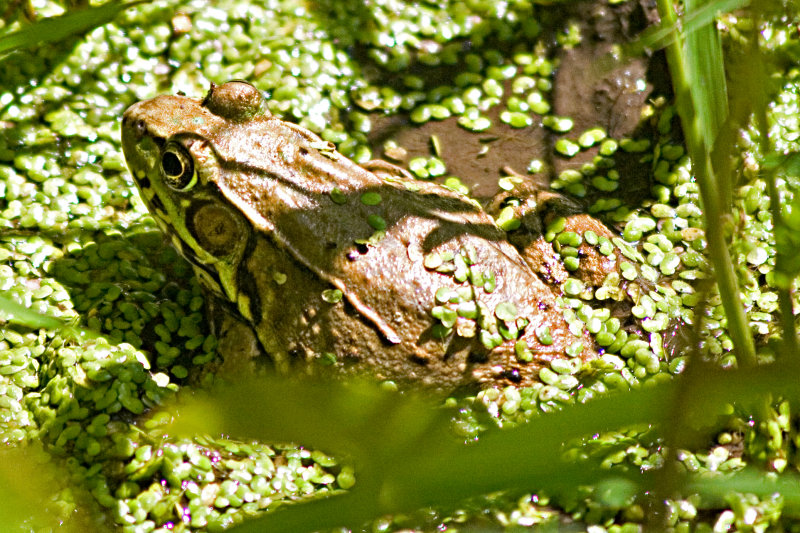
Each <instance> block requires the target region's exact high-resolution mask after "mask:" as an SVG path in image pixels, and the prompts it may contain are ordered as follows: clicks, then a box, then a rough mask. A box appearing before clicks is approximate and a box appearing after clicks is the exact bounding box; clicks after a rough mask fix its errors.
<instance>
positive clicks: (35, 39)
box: [0, 0, 147, 54]
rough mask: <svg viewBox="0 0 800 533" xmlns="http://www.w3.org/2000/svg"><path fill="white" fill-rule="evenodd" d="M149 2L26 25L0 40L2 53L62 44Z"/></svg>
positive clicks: (138, 1) (116, 5)
mask: <svg viewBox="0 0 800 533" xmlns="http://www.w3.org/2000/svg"><path fill="white" fill-rule="evenodd" d="M145 1H147V0H136V1H134V2H128V3H118V2H109V3H108V4H105V5H102V6H99V7H91V8H88V9H82V10H80V11H74V12H71V13H66V14H64V15H61V16H58V17H50V18H47V19H43V20H41V21H39V22H36V23H34V24H31V25H30V26H26V27H24V28H22V29H21V30H19V31H17V32H14V33H12V34H9V35H5V36H3V37H0V54H3V53H6V52H10V51H12V50H16V49H18V48H31V47H33V46H38V45H41V44H45V43H52V42H56V41H60V40H61V39H64V38H66V37H69V36H70V35H74V34H80V33H84V32H86V31H89V30H91V29H92V28H96V27H97V26H101V25H103V24H105V23H107V22H110V21H111V20H113V19H114V17H116V16H117V14H118V13H120V12H121V11H124V10H125V9H128V8H129V7H131V6H134V5H136V4H141V3H144V2H145Z"/></svg>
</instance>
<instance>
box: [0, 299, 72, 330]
mask: <svg viewBox="0 0 800 533" xmlns="http://www.w3.org/2000/svg"><path fill="white" fill-rule="evenodd" d="M0 320H2V321H6V322H10V323H12V324H17V325H20V326H25V327H26V328H31V329H58V328H61V327H64V325H65V324H64V322H63V321H61V320H59V319H58V318H53V317H51V316H47V315H42V314H39V313H37V312H35V311H31V310H30V309H28V308H27V307H25V306H24V305H22V304H19V303H17V302H15V301H14V300H12V299H10V298H6V297H5V296H0Z"/></svg>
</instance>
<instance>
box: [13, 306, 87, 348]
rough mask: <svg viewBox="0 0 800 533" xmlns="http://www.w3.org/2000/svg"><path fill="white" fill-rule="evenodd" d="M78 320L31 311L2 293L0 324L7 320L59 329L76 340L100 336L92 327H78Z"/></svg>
mask: <svg viewBox="0 0 800 533" xmlns="http://www.w3.org/2000/svg"><path fill="white" fill-rule="evenodd" d="M77 321H78V320H77V318H76V319H73V320H62V319H60V318H55V317H52V316H48V315H43V314H41V313H37V312H36V311H31V310H30V309H28V308H27V307H25V306H24V305H22V304H20V303H17V302H15V301H14V300H12V299H10V298H7V297H5V296H2V295H0V324H2V323H4V322H7V323H9V324H15V325H17V326H23V327H26V328H30V329H48V330H59V331H60V333H61V334H62V335H63V336H64V338H65V339H72V340H75V341H81V340H86V339H96V338H98V337H99V336H100V335H99V334H98V333H97V332H94V331H92V330H90V329H87V328H80V327H77V326H76V325H75V323H77Z"/></svg>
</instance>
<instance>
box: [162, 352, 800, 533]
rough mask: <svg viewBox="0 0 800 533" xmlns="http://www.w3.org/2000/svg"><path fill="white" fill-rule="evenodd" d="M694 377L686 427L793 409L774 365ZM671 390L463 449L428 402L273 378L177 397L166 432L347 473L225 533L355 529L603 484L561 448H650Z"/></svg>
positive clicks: (791, 386)
mask: <svg viewBox="0 0 800 533" xmlns="http://www.w3.org/2000/svg"><path fill="white" fill-rule="evenodd" d="M694 364H696V365H702V363H701V362H700V361H697V362H695V363H694ZM700 371H701V373H702V375H703V394H702V395H698V396H696V397H695V399H694V400H693V401H692V403H691V405H689V406H688V408H687V410H686V412H685V413H684V415H685V417H686V419H687V420H709V419H711V420H714V419H716V418H717V417H719V420H721V421H724V420H726V418H725V416H723V415H724V414H725V413H726V412H727V409H728V406H729V404H734V403H735V404H737V405H739V406H741V407H742V408H747V407H748V406H751V407H752V406H755V405H759V404H760V403H761V402H763V399H764V398H765V397H766V396H767V395H770V394H773V395H777V396H782V397H785V398H786V399H789V400H792V401H796V400H800V388H798V387H797V383H798V380H800V370H798V369H796V368H792V367H791V366H788V365H785V364H775V365H772V366H763V367H758V368H754V369H744V370H738V371H729V372H725V371H721V370H719V369H718V368H715V367H713V366H710V365H709V366H708V367H705V368H702V369H701V370H700ZM681 379H683V378H678V379H676V380H674V381H671V382H668V383H664V384H658V385H654V386H652V387H646V388H642V389H641V390H635V391H630V392H625V393H620V394H611V395H607V396H604V397H600V398H597V399H595V400H592V401H591V402H589V403H587V404H584V405H574V406H570V407H565V408H564V409H563V410H561V411H558V412H555V413H550V414H545V415H542V416H539V417H537V418H536V419H535V420H533V421H532V422H531V423H528V424H525V425H522V426H520V427H517V428H514V429H510V430H503V431H500V430H496V431H492V432H488V433H485V434H483V435H482V436H481V438H480V439H479V440H478V442H476V443H472V444H471V445H465V444H464V443H463V442H460V441H459V440H458V439H457V438H454V435H453V434H452V433H451V432H450V431H449V424H448V423H447V420H448V418H449V416H450V414H451V413H449V412H448V411H446V410H443V409H442V408H440V407H439V405H440V402H439V401H433V400H425V399H424V398H419V397H413V396H411V397H409V396H408V395H403V394H398V393H389V392H386V391H382V390H380V389H378V388H377V387H375V386H369V385H368V384H358V385H357V386H353V385H343V384H340V383H324V382H322V383H319V382H316V383H310V384H309V383H297V382H292V381H289V382H287V381H286V380H277V379H268V380H260V381H258V382H249V383H242V384H238V385H236V386H231V387H227V388H225V389H221V390H220V391H219V392H218V393H215V394H214V395H213V396H211V397H205V399H203V398H204V397H203V396H200V395H198V396H196V397H194V398H188V400H187V399H186V398H184V399H183V401H182V403H181V404H179V407H178V409H177V413H178V414H177V418H176V420H177V421H176V424H175V425H174V426H173V428H172V432H173V433H175V434H187V433H188V434H197V433H210V434H219V433H222V434H226V435H231V436H233V437H236V438H243V439H245V438H258V439H259V440H262V441H266V442H286V441H293V442H300V443H302V444H303V445H308V446H317V447H321V448H323V449H324V451H325V452H327V453H332V454H334V455H339V456H340V457H343V456H344V457H346V459H347V462H348V463H349V464H352V465H353V466H354V467H355V476H356V484H355V486H354V487H353V489H351V490H349V491H348V492H347V494H344V495H335V496H331V497H330V498H326V499H323V500H317V501H311V502H306V503H303V504H298V505H296V506H295V505H287V506H283V507H281V508H279V509H278V510H276V511H275V512H273V513H271V514H269V515H267V516H264V517H261V518H258V519H255V520H254V521H252V522H248V523H246V524H244V525H243V526H242V529H236V530H235V531H259V530H260V531H287V532H289V531H291V532H297V531H312V530H319V529H325V528H332V527H336V526H350V527H355V526H358V525H359V524H361V523H363V522H365V521H367V520H369V519H372V518H375V517H378V516H382V515H385V514H393V513H398V512H407V511H412V510H415V509H420V508H423V507H426V506H437V507H448V506H454V505H458V504H459V503H460V502H462V501H464V500H465V499H466V498H469V497H472V496H479V495H482V494H487V493H491V492H493V491H497V490H510V489H511V490H513V489H528V490H530V489H531V488H539V489H545V490H548V491H551V492H558V491H562V490H566V491H569V490H572V491H574V490H575V488H576V487H578V486H580V485H582V484H594V483H596V482H597V481H598V480H600V479H604V478H608V477H609V476H611V475H612V472H609V471H607V470H602V469H599V468H596V467H594V466H593V465H592V464H590V463H587V462H581V461H577V462H571V463H568V462H564V461H563V460H562V454H563V453H564V451H565V448H564V445H565V443H570V442H578V441H579V439H584V438H586V437H587V436H588V435H593V434H602V433H604V432H608V431H612V430H620V429H624V428H631V427H652V428H653V429H651V430H650V431H652V436H653V438H657V437H658V436H659V434H660V432H661V431H662V430H663V427H660V426H659V424H658V422H659V421H663V420H665V417H664V415H665V412H666V411H668V410H669V409H670V408H671V406H672V405H673V404H674V402H675V398H676V395H677V394H678V393H680V391H682V390H683V389H682V382H681V381H680V380H681ZM715 415H716V416H715ZM706 426H708V427H706ZM703 428H704V429H703V431H702V434H697V435H693V438H696V439H699V441H702V442H707V441H708V439H709V438H711V435H712V434H713V432H714V431H716V429H717V428H715V427H713V425H704V426H703ZM682 444H685V443H682ZM691 444H696V443H691ZM637 472H638V471H637ZM613 475H615V476H617V475H620V473H619V471H615V472H614V473H613ZM622 475H624V474H622ZM630 479H631V480H632V481H633V482H635V483H636V484H637V485H638V487H639V488H640V490H644V489H643V487H647V486H648V485H647V483H649V482H650V479H649V478H645V477H643V476H641V475H639V474H638V473H637V474H636V475H635V476H634V475H633V474H631V477H630ZM754 488H758V487H754ZM745 492H746V491H745ZM258 528H260V529H258Z"/></svg>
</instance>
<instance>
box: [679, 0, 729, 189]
mask: <svg viewBox="0 0 800 533" xmlns="http://www.w3.org/2000/svg"><path fill="white" fill-rule="evenodd" d="M721 3H722V2H708V0H685V2H684V6H685V8H686V11H687V13H695V12H696V11H698V10H700V9H702V8H706V9H708V8H709V7H712V8H714V7H716V6H717V4H721ZM715 11H716V12H719V11H717V10H716V9H715ZM685 36H686V37H685V45H686V55H685V57H686V65H685V69H686V74H687V78H688V80H687V81H688V82H689V89H690V91H691V92H692V100H694V103H695V111H696V113H697V120H698V122H699V126H700V133H701V135H702V136H703V138H704V139H705V141H706V143H707V147H708V148H711V147H713V145H714V141H715V140H716V138H717V134H718V133H719V131H720V128H721V127H722V124H723V123H724V122H725V119H726V118H727V116H728V90H727V83H726V81H725V68H724V65H725V63H724V59H723V57H722V42H721V40H720V36H719V32H717V29H716V26H715V24H714V20H713V19H712V20H709V21H708V22H706V23H705V24H703V25H701V26H698V27H697V28H696V29H695V30H694V31H687V32H685ZM718 178H720V177H719V176H718Z"/></svg>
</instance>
